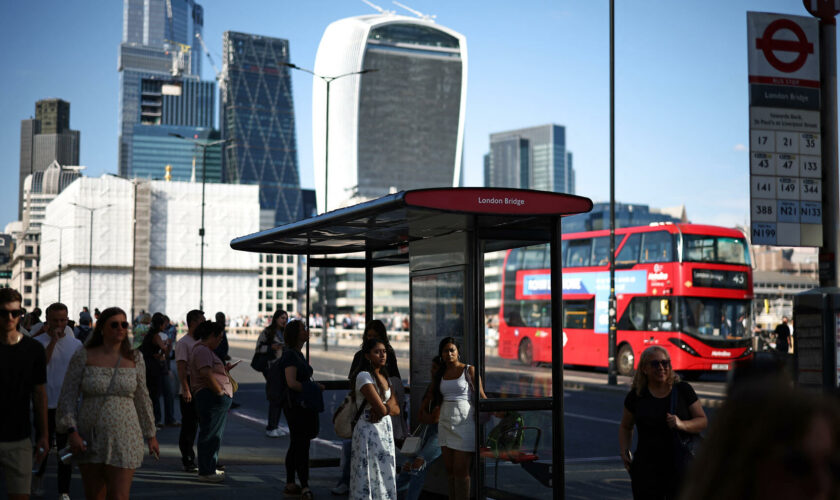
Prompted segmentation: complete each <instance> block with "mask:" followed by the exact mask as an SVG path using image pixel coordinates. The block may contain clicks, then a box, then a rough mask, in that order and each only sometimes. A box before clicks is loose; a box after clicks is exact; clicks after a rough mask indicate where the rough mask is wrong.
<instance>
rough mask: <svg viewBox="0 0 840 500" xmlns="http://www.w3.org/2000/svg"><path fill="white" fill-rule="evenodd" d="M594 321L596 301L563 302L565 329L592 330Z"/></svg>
mask: <svg viewBox="0 0 840 500" xmlns="http://www.w3.org/2000/svg"><path fill="white" fill-rule="evenodd" d="M594 319H595V299H589V300H564V301H563V328H580V329H591V328H592V326H593V322H594Z"/></svg>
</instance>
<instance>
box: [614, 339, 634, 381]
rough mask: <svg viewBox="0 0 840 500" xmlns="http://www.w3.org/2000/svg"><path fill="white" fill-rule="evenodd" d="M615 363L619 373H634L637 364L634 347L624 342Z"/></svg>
mask: <svg viewBox="0 0 840 500" xmlns="http://www.w3.org/2000/svg"><path fill="white" fill-rule="evenodd" d="M615 364H616V365H617V368H618V373H619V374H621V375H628V376H629V375H633V367H634V366H635V364H636V357H635V356H634V355H633V348H632V347H630V346H629V345H628V344H622V345H621V347H619V348H618V358H616V362H615Z"/></svg>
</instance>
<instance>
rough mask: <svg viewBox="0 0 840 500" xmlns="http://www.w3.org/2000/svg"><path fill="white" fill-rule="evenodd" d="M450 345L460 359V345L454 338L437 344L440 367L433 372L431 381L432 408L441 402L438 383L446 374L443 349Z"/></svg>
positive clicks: (445, 339) (441, 396)
mask: <svg viewBox="0 0 840 500" xmlns="http://www.w3.org/2000/svg"><path fill="white" fill-rule="evenodd" d="M449 344H452V345H454V346H455V348H456V349H458V359H459V360H460V359H461V344H459V343H458V341H457V340H455V337H446V338H444V339H443V340H441V341H440V344H438V359H439V360H440V366H439V367H438V371H437V372H435V377H434V378H433V379H432V391H434V392H433V396H432V408H434V407H436V406H438V405H440V404H441V403H442V402H443V394H441V392H440V381H441V380H443V374H444V373H446V362H444V361H443V348H444V347H446V346H448V345H449Z"/></svg>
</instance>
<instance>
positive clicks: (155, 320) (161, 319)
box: [140, 312, 166, 355]
mask: <svg viewBox="0 0 840 500" xmlns="http://www.w3.org/2000/svg"><path fill="white" fill-rule="evenodd" d="M164 323H166V316H164V314H163V313H160V312H156V313H155V314H153V315H152V323H151V324H150V325H149V330H148V331H147V332H146V336H145V337H143V342H142V343H141V344H140V350H141V351H142V352H143V354H144V355H149V354H151V353H155V352H157V351H159V350H160V348H159V347H158V346H157V345H156V344H155V336H157V334H158V333H160V332H161V330H163V324H164Z"/></svg>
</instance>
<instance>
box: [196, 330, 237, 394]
mask: <svg viewBox="0 0 840 500" xmlns="http://www.w3.org/2000/svg"><path fill="white" fill-rule="evenodd" d="M205 367H210V371H211V372H212V373H213V378H215V379H216V382H218V383H219V385H220V386H222V389H224V391H225V394H227V395H228V396H230V397H233V386H232V385H231V384H230V379H229V378H228V376H227V372H225V365H224V363H222V360H221V359H219V357H218V356H216V353H214V352H213V351H211V350H210V348H209V347H207V346H206V345H205V344H202V343H201V342H197V343H196V344H195V347H193V350H192V353H191V354H190V362H189V369H190V392H192V393H193V394H196V393H197V392H198V391H200V390H201V389H212V388H213V387H212V386H210V385H208V384H207V383H206V382H205V380H204V378H203V377H202V376H201V369H202V368H205Z"/></svg>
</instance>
